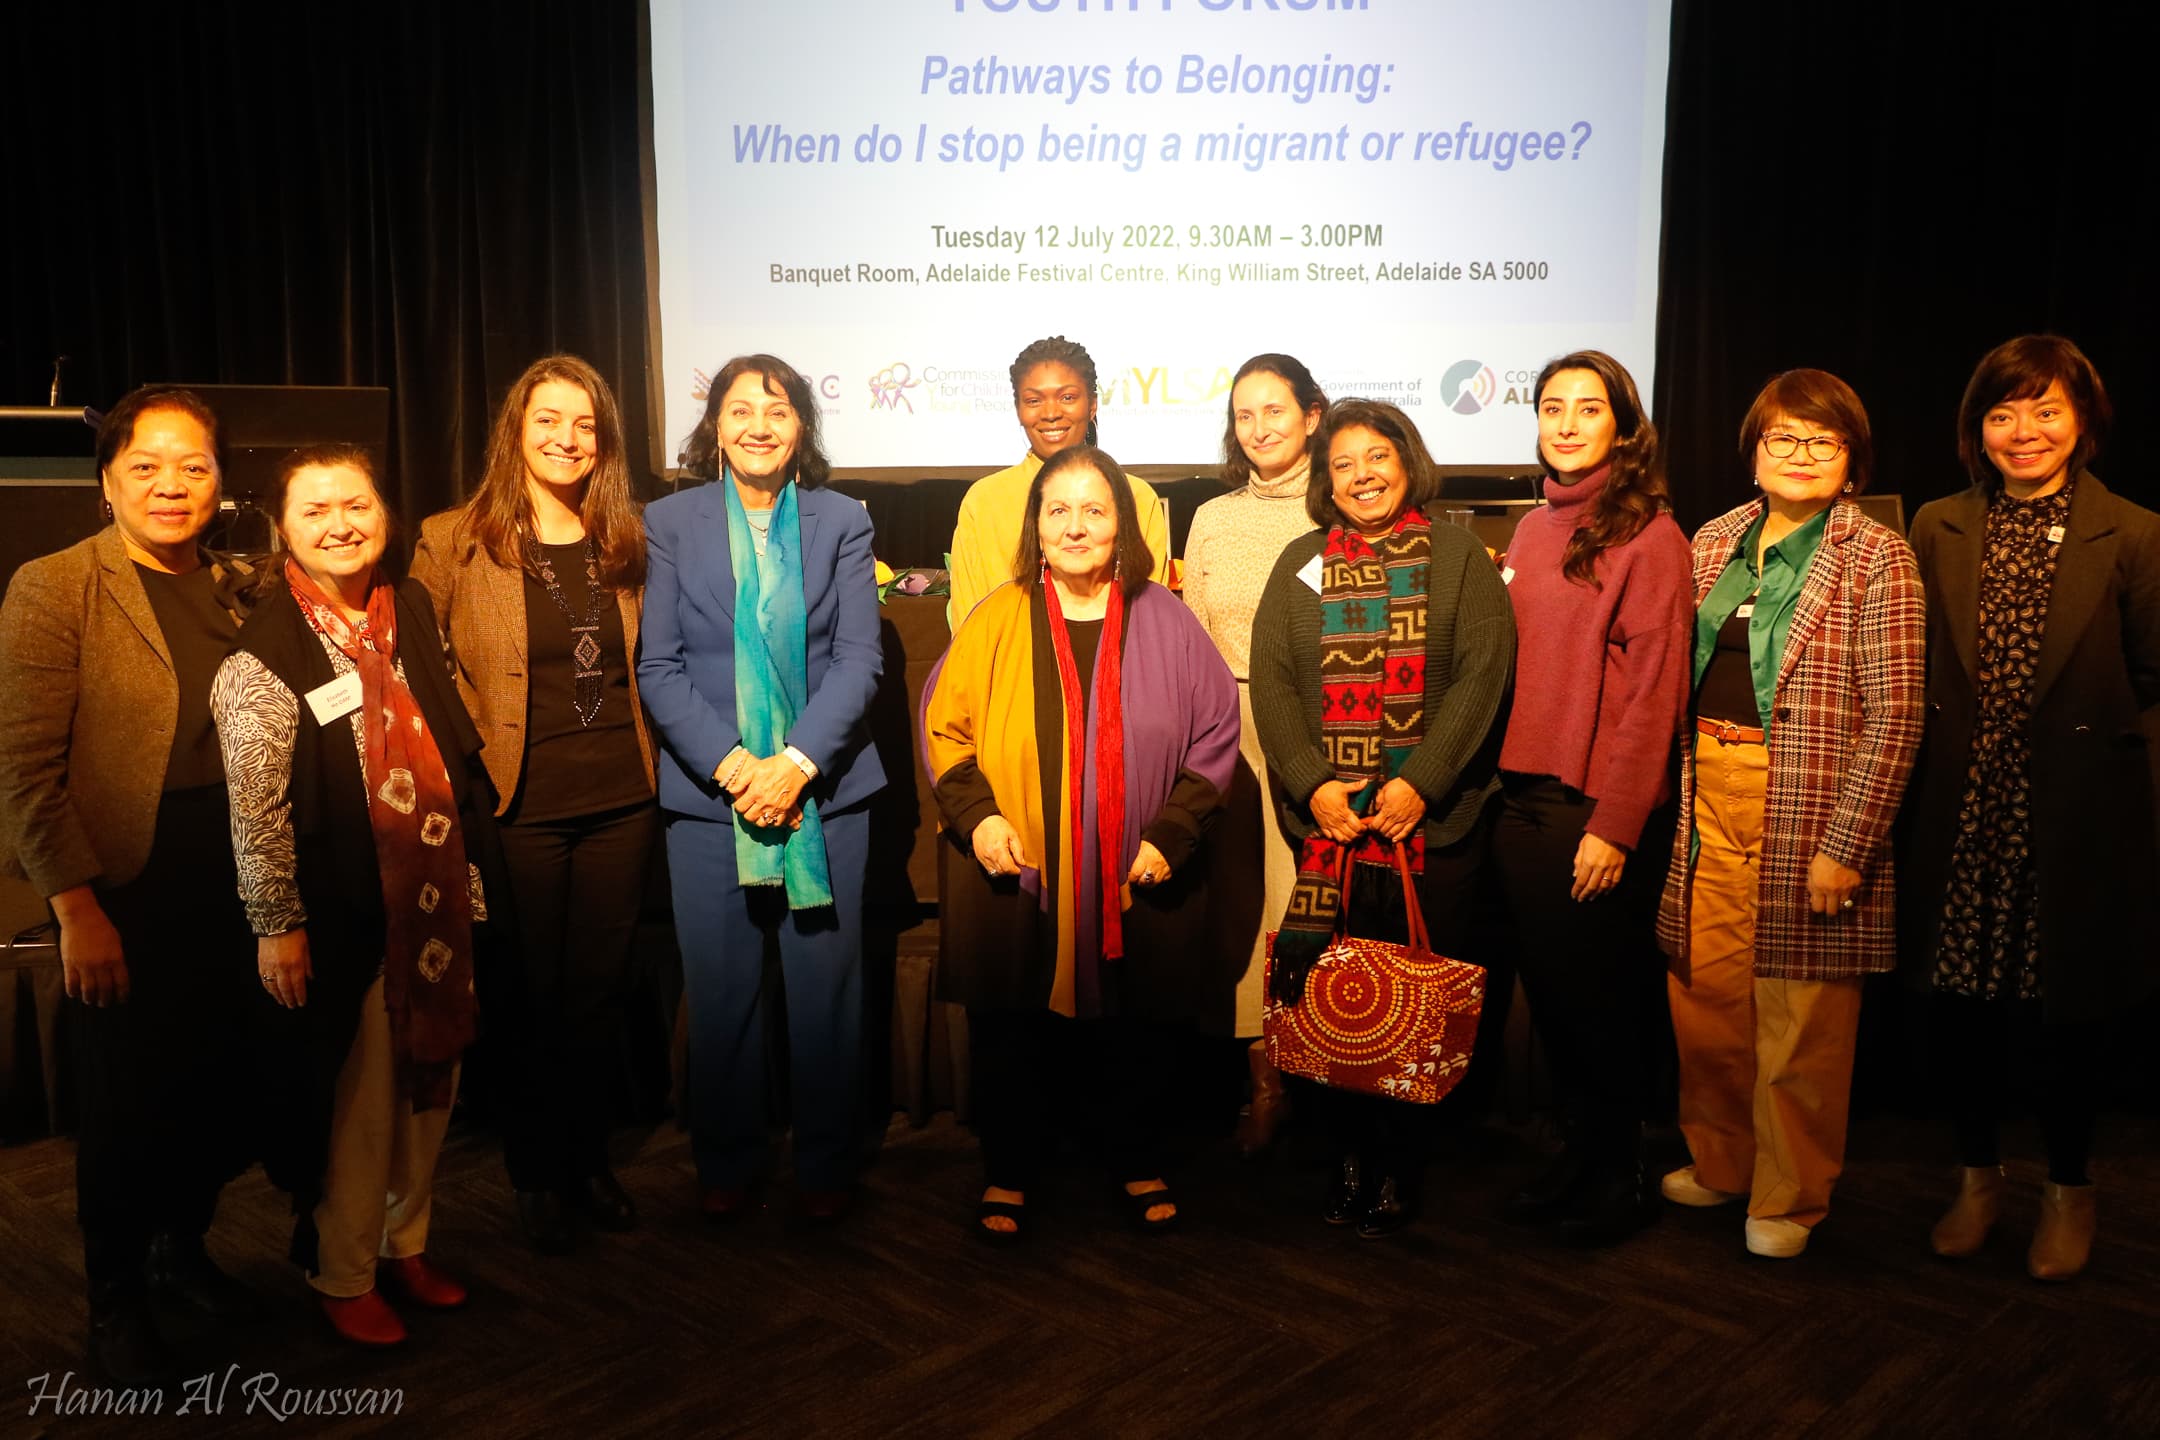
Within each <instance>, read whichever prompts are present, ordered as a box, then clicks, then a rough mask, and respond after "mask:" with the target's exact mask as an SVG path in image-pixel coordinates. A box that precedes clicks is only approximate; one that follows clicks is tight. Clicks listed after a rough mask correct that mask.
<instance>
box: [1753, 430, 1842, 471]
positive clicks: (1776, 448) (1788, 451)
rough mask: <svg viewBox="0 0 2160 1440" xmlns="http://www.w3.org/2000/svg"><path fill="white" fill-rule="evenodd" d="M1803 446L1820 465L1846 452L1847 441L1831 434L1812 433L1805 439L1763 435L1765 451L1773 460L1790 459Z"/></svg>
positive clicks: (1792, 436)
mask: <svg viewBox="0 0 2160 1440" xmlns="http://www.w3.org/2000/svg"><path fill="white" fill-rule="evenodd" d="M1803 446H1805V447H1806V449H1807V458H1808V459H1810V460H1813V461H1814V462H1815V463H1816V464H1818V465H1827V464H1829V463H1830V462H1831V461H1832V460H1835V459H1837V457H1838V456H1839V455H1841V454H1843V453H1844V452H1845V442H1844V441H1842V440H1839V439H1837V438H1835V437H1834V436H1830V435H1810V436H1808V437H1806V438H1805V439H1802V438H1801V437H1800V436H1798V435H1765V436H1763V437H1762V448H1763V453H1764V454H1766V455H1768V456H1769V457H1770V458H1771V459H1773V460H1790V459H1791V458H1792V457H1793V454H1794V452H1796V451H1798V450H1799V449H1801V447H1803Z"/></svg>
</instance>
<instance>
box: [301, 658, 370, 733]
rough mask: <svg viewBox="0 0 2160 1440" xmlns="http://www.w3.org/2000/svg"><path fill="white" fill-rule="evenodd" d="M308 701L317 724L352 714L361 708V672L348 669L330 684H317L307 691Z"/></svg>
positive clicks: (326, 723) (325, 723) (327, 722)
mask: <svg viewBox="0 0 2160 1440" xmlns="http://www.w3.org/2000/svg"><path fill="white" fill-rule="evenodd" d="M307 703H308V709H310V710H312V711H314V712H315V723H316V724H317V725H328V724H329V723H330V722H331V721H333V720H337V719H341V718H343V717H344V716H347V715H350V714H352V712H353V711H355V710H357V709H359V708H360V672H359V671H358V670H348V671H346V672H345V673H344V674H343V675H340V676H338V678H337V679H335V680H332V681H331V682H330V683H329V684H327V685H318V686H316V687H315V688H314V689H313V690H310V691H308V692H307Z"/></svg>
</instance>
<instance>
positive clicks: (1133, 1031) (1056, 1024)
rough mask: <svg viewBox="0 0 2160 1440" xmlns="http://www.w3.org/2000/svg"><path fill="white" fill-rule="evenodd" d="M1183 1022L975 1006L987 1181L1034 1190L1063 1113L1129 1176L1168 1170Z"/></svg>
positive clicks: (978, 1104)
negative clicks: (1173, 1065)
mask: <svg viewBox="0 0 2160 1440" xmlns="http://www.w3.org/2000/svg"><path fill="white" fill-rule="evenodd" d="M1177 1033H1178V1031H1177V1028H1176V1027H1173V1026H1169V1025H1161V1024H1155V1023H1152V1022H1149V1021H1145V1020H1136V1019H1132V1018H1130V1017H1123V1016H1115V1017H1109V1018H1105V1019H1100V1020H1069V1019H1067V1018H1066V1017H1064V1016H1062V1015H1056V1014H1052V1013H1051V1012H1049V1011H1047V1010H1026V1011H1017V1010H989V1009H976V1008H972V1007H971V1008H970V1009H969V1010H968V1036H969V1040H970V1043H971V1045H972V1047H973V1051H974V1063H973V1067H972V1074H973V1080H972V1082H971V1084H972V1087H973V1090H972V1095H973V1103H974V1111H975V1134H976V1136H977V1138H978V1139H980V1140H981V1141H982V1151H983V1175H984V1182H985V1183H986V1184H989V1185H992V1186H995V1187H996V1188H998V1189H1000V1190H1028V1189H1031V1188H1033V1187H1034V1185H1035V1183H1036V1182H1037V1181H1038V1180H1039V1179H1040V1178H1041V1176H1042V1171H1043V1165H1044V1163H1045V1162H1046V1161H1047V1160H1048V1158H1049V1155H1050V1152H1051V1150H1052V1149H1053V1148H1054V1147H1055V1145H1056V1142H1057V1133H1058V1129H1059V1121H1060V1119H1061V1117H1069V1118H1070V1119H1071V1120H1072V1122H1073V1123H1074V1125H1075V1126H1076V1128H1078V1129H1080V1130H1082V1131H1083V1132H1086V1133H1087V1134H1088V1137H1089V1138H1090V1139H1091V1140H1092V1141H1093V1143H1094V1145H1095V1148H1096V1150H1097V1152H1098V1154H1099V1155H1100V1157H1101V1161H1102V1164H1103V1166H1104V1167H1105V1168H1106V1169H1107V1170H1109V1172H1110V1177H1111V1178H1112V1179H1113V1180H1116V1181H1119V1182H1121V1183H1123V1182H1127V1181H1133V1180H1153V1179H1155V1178H1157V1177H1159V1176H1160V1175H1161V1174H1162V1173H1163V1161H1162V1125H1163V1115H1164V1113H1165V1111H1166V1110H1167V1108H1168V1100H1167V1097H1166V1096H1165V1095H1164V1093H1163V1092H1164V1087H1165V1084H1166V1081H1167V1077H1168V1074H1169V1059H1170V1047H1171V1045H1172V1044H1173V1043H1174V1039H1175V1036H1176V1035H1177Z"/></svg>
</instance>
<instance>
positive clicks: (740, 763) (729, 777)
mask: <svg viewBox="0 0 2160 1440" xmlns="http://www.w3.org/2000/svg"><path fill="white" fill-rule="evenodd" d="M749 764H750V753H749V752H748V751H747V750H746V751H744V752H742V753H741V754H740V755H738V756H737V757H736V760H735V763H734V764H733V765H730V766H729V767H728V771H727V774H725V775H722V776H721V777H720V781H719V783H720V788H721V789H722V790H725V791H727V792H728V793H729V794H731V795H732V794H734V793H735V782H736V781H737V780H740V779H741V778H742V772H743V771H744V770H745V769H747V768H748V767H749Z"/></svg>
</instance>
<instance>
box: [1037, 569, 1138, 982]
mask: <svg viewBox="0 0 2160 1440" xmlns="http://www.w3.org/2000/svg"><path fill="white" fill-rule="evenodd" d="M1042 585H1043V599H1044V601H1045V602H1046V603H1047V604H1048V606H1049V610H1050V643H1051V645H1052V647H1053V648H1054V649H1055V650H1056V651H1057V666H1058V689H1059V691H1060V694H1061V698H1062V699H1063V700H1064V702H1065V754H1066V764H1065V773H1066V776H1067V786H1068V793H1067V795H1066V797H1065V816H1064V819H1065V827H1066V830H1067V833H1068V834H1069V835H1070V836H1071V837H1072V838H1071V840H1070V841H1069V842H1068V843H1067V846H1066V853H1067V854H1069V855H1071V856H1072V857H1073V873H1072V875H1071V876H1070V877H1069V879H1068V880H1067V882H1066V883H1068V884H1069V885H1071V886H1072V893H1073V900H1074V908H1075V910H1076V911H1077V909H1078V902H1079V898H1080V894H1081V890H1080V866H1081V865H1082V864H1084V863H1085V861H1084V860H1083V859H1082V857H1081V854H1080V835H1081V830H1082V828H1083V822H1084V820H1085V818H1086V816H1085V810H1084V807H1085V804H1086V798H1087V792H1086V790H1085V788H1084V783H1085V781H1086V780H1087V779H1088V778H1089V772H1088V769H1087V692H1086V691H1085V690H1084V689H1083V688H1082V682H1081V679H1080V667H1079V665H1078V663H1077V662H1075V661H1074V659H1073V649H1072V635H1071V633H1070V632H1069V631H1067V630H1066V628H1065V611H1064V608H1063V607H1062V606H1060V605H1059V604H1058V593H1057V585H1056V584H1055V583H1054V582H1053V581H1052V580H1051V579H1050V576H1049V571H1048V569H1047V568H1045V570H1044V573H1043V582H1042ZM1124 633H1125V587H1124V586H1122V585H1120V584H1119V583H1118V582H1117V579H1116V577H1115V576H1113V577H1112V578H1111V580H1110V600H1109V608H1108V609H1106V610H1105V611H1104V612H1103V629H1102V641H1101V643H1100V644H1098V645H1097V646H1096V647H1095V698H1096V707H1097V708H1096V711H1095V768H1094V771H1093V777H1092V778H1093V780H1094V784H1095V848H1096V850H1097V851H1098V852H1099V853H1100V861H1099V863H1100V864H1101V866H1102V886H1101V888H1102V958H1103V959H1105V960H1118V959H1122V958H1123V957H1124V954H1125V905H1124V898H1125V869H1126V867H1125V866H1124V864H1123V863H1122V857H1123V856H1124V854H1125V707H1124V703H1123V697H1122V695H1121V694H1120V692H1121V691H1122V690H1123V689H1124V675H1123V673H1122V670H1121V668H1120V661H1119V658H1118V651H1119V649H1120V647H1121V645H1122V644H1123V639H1124Z"/></svg>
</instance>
